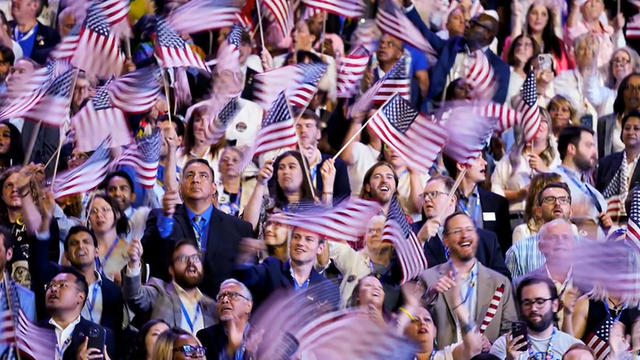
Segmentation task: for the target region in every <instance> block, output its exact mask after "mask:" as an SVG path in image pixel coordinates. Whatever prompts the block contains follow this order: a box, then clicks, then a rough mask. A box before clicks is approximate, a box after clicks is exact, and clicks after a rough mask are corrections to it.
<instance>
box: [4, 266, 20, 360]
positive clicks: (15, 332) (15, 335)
mask: <svg viewBox="0 0 640 360" xmlns="http://www.w3.org/2000/svg"><path fill="white" fill-rule="evenodd" d="M3 272H4V273H3V281H4V291H5V293H6V295H7V307H8V308H9V312H10V313H11V314H12V315H13V307H12V306H11V292H10V291H9V274H7V272H6V271H4V270H3ZM11 318H12V319H13V340H14V341H15V347H16V358H17V359H18V360H21V359H20V348H19V347H18V329H17V327H18V326H17V325H16V318H15V316H11Z"/></svg>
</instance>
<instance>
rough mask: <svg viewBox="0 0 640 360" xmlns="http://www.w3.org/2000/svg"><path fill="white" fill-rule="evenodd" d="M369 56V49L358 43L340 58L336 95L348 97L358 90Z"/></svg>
mask: <svg viewBox="0 0 640 360" xmlns="http://www.w3.org/2000/svg"><path fill="white" fill-rule="evenodd" d="M370 57H371V54H370V53H369V51H368V50H367V49H366V48H365V47H364V46H362V45H359V46H357V47H356V48H354V49H353V50H351V52H350V53H349V54H347V55H346V56H343V57H341V58H340V66H339V68H338V80H337V89H338V97H340V98H350V97H353V96H354V95H355V94H356V93H357V92H358V88H359V86H360V82H361V81H362V77H363V76H364V72H365V71H366V70H367V64H368V63H369V58H370Z"/></svg>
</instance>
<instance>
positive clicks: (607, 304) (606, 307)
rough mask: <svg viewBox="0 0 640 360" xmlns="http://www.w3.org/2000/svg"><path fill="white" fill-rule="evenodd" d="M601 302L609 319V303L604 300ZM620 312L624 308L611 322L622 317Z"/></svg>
mask: <svg viewBox="0 0 640 360" xmlns="http://www.w3.org/2000/svg"><path fill="white" fill-rule="evenodd" d="M603 302H604V308H605V309H606V310H607V316H609V317H610V318H611V317H612V316H611V311H609V301H608V300H607V299H605V300H604V301H603ZM622 310H624V307H623V308H622V309H620V311H619V312H618V315H616V318H615V319H613V322H616V321H618V320H620V316H621V315H622Z"/></svg>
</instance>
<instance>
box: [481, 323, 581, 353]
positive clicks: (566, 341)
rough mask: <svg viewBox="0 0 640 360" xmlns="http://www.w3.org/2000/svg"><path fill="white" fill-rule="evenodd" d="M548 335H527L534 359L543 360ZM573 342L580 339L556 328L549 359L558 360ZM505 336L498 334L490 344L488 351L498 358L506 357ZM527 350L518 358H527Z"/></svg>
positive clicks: (547, 343) (578, 341) (547, 344)
mask: <svg viewBox="0 0 640 360" xmlns="http://www.w3.org/2000/svg"><path fill="white" fill-rule="evenodd" d="M549 339H550V337H547V338H543V339H538V338H536V337H533V336H531V335H529V344H530V346H531V348H532V349H533V355H534V356H535V359H536V360H544V356H545V353H546V351H547V348H548V346H549ZM575 343H582V341H580V340H578V339H576V338H574V337H573V336H571V335H569V334H567V333H565V332H562V331H560V330H558V329H556V334H555V336H554V337H553V346H552V349H551V359H552V360H560V359H562V355H564V353H565V352H566V351H567V350H568V349H569V348H570V347H571V345H573V344H575ZM506 348H507V338H506V335H502V336H500V337H499V338H498V339H497V340H496V342H494V343H493V345H492V346H491V350H490V351H489V352H490V353H492V354H493V355H495V356H497V357H499V358H500V359H506V357H507V351H506ZM528 357H529V352H528V351H523V352H522V354H521V355H520V357H519V358H518V360H528Z"/></svg>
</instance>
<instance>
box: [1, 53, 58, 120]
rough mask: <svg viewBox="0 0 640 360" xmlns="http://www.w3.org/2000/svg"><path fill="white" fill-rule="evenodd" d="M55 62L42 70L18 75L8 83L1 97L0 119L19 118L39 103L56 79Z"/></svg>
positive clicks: (49, 63)
mask: <svg viewBox="0 0 640 360" xmlns="http://www.w3.org/2000/svg"><path fill="white" fill-rule="evenodd" d="M54 68H55V65H54V63H53V62H48V63H47V65H45V66H44V67H42V68H39V69H35V70H33V71H30V72H26V73H24V74H18V75H17V76H15V77H12V78H11V79H10V80H9V81H7V90H6V91H5V92H4V93H3V94H2V95H1V97H0V104H1V109H2V110H0V119H8V118H12V117H19V116H21V115H20V114H23V113H24V112H25V111H28V110H29V109H30V108H31V107H33V106H34V105H35V104H37V103H38V101H39V100H40V98H41V97H42V96H44V94H45V92H46V89H47V88H48V86H49V85H50V84H51V82H52V81H53V79H54V76H55V75H54Z"/></svg>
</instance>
